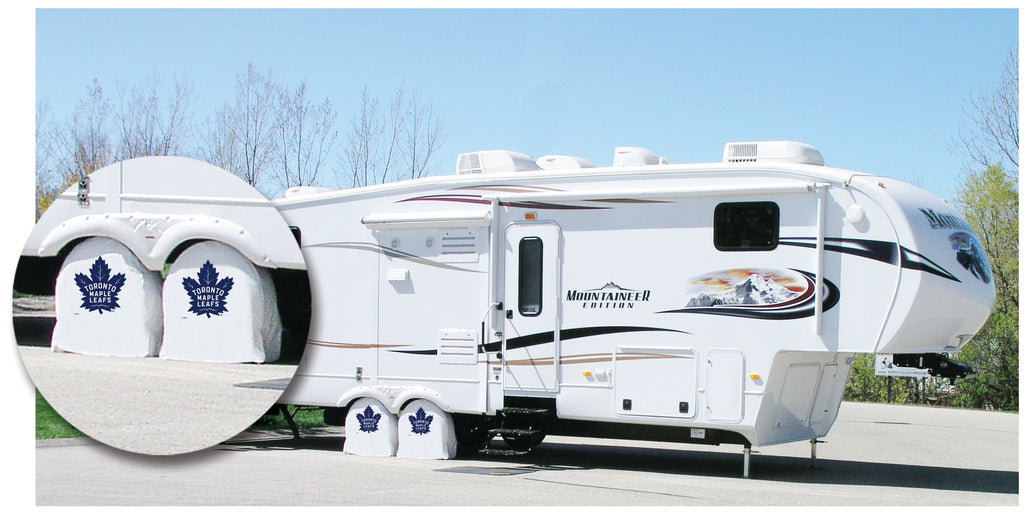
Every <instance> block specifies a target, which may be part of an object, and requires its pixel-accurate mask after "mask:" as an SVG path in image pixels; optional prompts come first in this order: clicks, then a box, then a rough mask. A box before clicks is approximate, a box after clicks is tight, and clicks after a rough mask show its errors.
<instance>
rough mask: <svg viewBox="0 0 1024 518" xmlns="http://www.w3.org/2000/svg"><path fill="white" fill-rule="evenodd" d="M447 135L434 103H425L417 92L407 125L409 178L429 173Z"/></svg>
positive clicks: (410, 103) (411, 103) (410, 104)
mask: <svg viewBox="0 0 1024 518" xmlns="http://www.w3.org/2000/svg"><path fill="white" fill-rule="evenodd" d="M446 138H447V136H446V135H445V133H444V123H443V122H442V121H441V119H440V117H438V116H437V115H436V114H435V113H434V105H433V103H431V104H424V103H423V102H422V100H421V99H420V95H419V92H416V93H414V94H413V95H412V97H411V98H410V99H409V121H408V123H407V124H406V127H405V144H404V146H403V148H404V150H405V157H406V171H407V174H408V178H420V177H423V176H427V175H429V174H430V173H431V172H432V171H431V169H430V159H431V158H433V156H434V153H435V152H436V151H437V148H439V147H441V145H442V144H444V141H445V139H446Z"/></svg>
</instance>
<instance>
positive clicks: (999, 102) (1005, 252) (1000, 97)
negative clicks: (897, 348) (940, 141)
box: [845, 49, 1020, 412]
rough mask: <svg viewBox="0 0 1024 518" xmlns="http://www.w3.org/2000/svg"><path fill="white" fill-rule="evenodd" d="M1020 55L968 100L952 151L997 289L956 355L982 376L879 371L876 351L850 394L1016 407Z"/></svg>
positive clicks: (857, 364) (856, 368) (860, 364)
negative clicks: (961, 165)
mask: <svg viewBox="0 0 1024 518" xmlns="http://www.w3.org/2000/svg"><path fill="white" fill-rule="evenodd" d="M1018 95H1019V85H1018V53H1017V50H1016V49H1015V50H1013V51H1011V52H1010V53H1009V56H1008V57H1007V59H1006V61H1005V65H1004V68H1003V73H1002V77H1001V79H1000V81H999V82H998V83H997V84H995V85H994V86H992V87H991V88H989V89H988V90H986V91H983V92H982V93H980V94H978V95H975V96H973V97H971V98H970V99H968V100H967V101H966V102H965V103H964V108H963V111H964V121H965V125H964V127H963V129H962V130H961V131H960V132H959V133H958V134H957V135H956V136H955V137H954V141H953V144H952V146H951V147H952V151H954V152H955V153H958V154H960V155H962V156H963V157H965V158H966V159H967V161H968V164H969V165H968V166H967V170H966V173H965V175H964V177H963V178H962V179H961V181H960V182H959V185H958V187H957V189H956V194H955V197H954V203H955V204H956V205H957V208H959V209H960V211H961V212H962V213H963V215H964V217H965V218H966V219H967V222H968V223H970V225H971V228H973V229H974V231H975V233H976V234H977V235H978V239H979V240H980V241H981V244H982V246H983V247H984V248H985V252H986V253H987V254H988V258H989V263H990V264H991V266H992V277H993V282H994V283H995V288H996V302H995V308H994V310H993V312H992V316H990V317H989V319H988V321H987V322H986V323H985V325H984V326H983V327H982V328H981V330H980V331H978V334H976V335H975V336H974V338H973V339H972V340H971V341H970V342H968V343H967V345H965V346H964V347H963V350H962V352H960V353H959V354H957V355H956V356H957V358H956V359H957V361H960V362H962V363H966V364H968V365H971V366H973V367H974V368H975V370H976V371H977V376H975V377H973V378H968V379H965V380H961V381H958V382H957V383H956V384H955V385H951V384H950V383H948V382H946V381H945V380H942V379H929V380H926V381H919V380H917V379H913V378H900V379H895V380H893V379H891V378H883V377H878V376H875V375H874V358H873V356H872V355H859V357H858V358H856V359H855V361H854V365H853V369H852V371H851V373H850V382H849V383H848V384H847V386H846V394H845V397H846V399H852V400H858V401H886V400H887V399H890V400H892V401H895V402H902V403H927V402H932V403H936V402H941V403H944V404H949V405H953V406H961V407H970V408H984V409H994V410H1007V411H1013V412H1017V411H1019V402H1020V392H1019V382H1020V348H1019V347H1020V336H1019V333H1020V326H1019V322H1020V307H1019V267H1020V260H1019V258H1020V249H1019V215H1018V211H1019V206H1020V196H1019V176H1018V175H1019V172H1018V163H1017V162H1018V160H1019V153H1020V141H1019V135H1020V133H1019V129H1018Z"/></svg>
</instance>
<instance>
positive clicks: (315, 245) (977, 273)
mask: <svg viewBox="0 0 1024 518" xmlns="http://www.w3.org/2000/svg"><path fill="white" fill-rule="evenodd" d="M456 168H457V171H456V172H457V174H455V175H450V176H438V177H431V178H423V179H417V180H410V181H402V182H395V183H392V184H387V185H379V186H371V187H364V188H356V189H349V190H342V191H333V192H319V191H316V190H310V191H307V192H298V193H296V194H295V195H294V196H290V197H285V198H283V199H280V200H275V202H274V203H275V205H276V207H277V208H278V209H279V210H280V211H281V213H282V215H283V216H284V218H285V219H286V220H287V221H288V223H289V225H291V226H292V227H293V229H295V230H296V233H297V235H300V236H301V249H302V252H303V255H304V257H305V261H306V265H307V267H308V271H309V280H310V286H311V289H312V299H313V302H314V305H313V308H314V309H313V317H312V323H311V328H310V333H309V339H308V342H307V347H306V351H305V354H304V357H303V360H302V362H301V363H300V365H299V368H298V370H297V373H296V375H295V377H294V379H293V381H292V383H291V385H290V386H289V387H288V389H287V391H286V392H285V394H284V397H283V398H282V399H281V402H282V403H290V404H296V405H316V406H323V407H328V408H331V409H335V410H333V411H332V412H329V413H328V415H333V416H339V417H340V416H342V415H344V416H345V423H346V449H348V446H349V442H352V443H353V444H355V443H356V442H357V440H359V441H363V439H359V437H361V436H364V435H365V436H366V437H367V439H365V442H361V443H360V444H364V445H365V446H361V447H359V448H354V450H353V451H354V452H356V453H367V454H380V455H390V454H395V452H396V451H398V452H399V454H401V450H402V443H403V441H406V440H409V441H410V442H411V441H413V440H416V441H419V440H422V439H424V437H426V436H427V435H428V433H429V432H430V431H431V429H432V428H431V426H433V429H437V430H439V431H440V432H443V434H442V435H445V436H444V437H442V438H440V439H437V440H436V441H435V443H434V444H433V446H431V447H430V448H427V450H426V453H422V455H424V456H436V457H450V456H452V455H454V448H453V446H452V444H454V441H453V440H451V437H449V436H451V435H452V434H454V436H455V437H456V438H457V439H458V442H459V444H460V447H469V448H480V447H482V446H483V445H485V444H486V443H487V442H488V441H489V440H490V439H491V438H492V437H494V436H496V435H501V436H502V437H503V439H504V440H505V442H507V443H509V444H510V445H511V446H512V447H513V448H515V449H528V448H530V447H532V446H534V445H536V444H537V443H539V442H540V440H541V439H542V438H543V437H544V436H545V435H549V434H551V435H582V436H598V437H618V438H644V439H651V440H665V441H680V442H697V443H706V444H719V443H735V444H743V445H745V452H749V448H750V447H751V446H758V445H770V444H778V443H785V442H792V441H801V440H812V441H815V440H817V439H818V438H821V437H823V436H825V435H826V434H827V433H828V431H829V428H830V427H831V426H832V424H833V422H834V420H835V418H836V414H837V412H838V409H839V405H840V402H841V400H842V395H843V389H844V386H845V384H846V381H847V377H848V375H849V371H850V365H851V363H852V361H853V357H854V354H855V353H893V354H895V355H896V358H897V361H898V362H902V363H904V364H907V365H910V364H913V365H914V366H919V365H923V366H928V367H931V368H932V372H934V373H936V374H940V375H943V376H947V377H950V378H954V379H955V378H958V377H963V376H965V375H966V374H968V372H969V370H968V369H967V368H966V367H964V366H960V365H958V364H957V363H956V362H953V361H952V360H950V359H949V358H948V356H947V355H948V353H956V352H957V351H959V350H960V349H961V348H962V347H963V345H964V344H965V343H967V341H968V340H970V339H971V337H972V336H973V335H974V334H975V333H976V332H977V330H978V329H979V328H980V327H981V326H982V324H983V323H984V322H985V320H986V318H987V317H988V315H989V313H990V311H991V309H992V305H993V301H994V296H995V295H994V287H993V284H992V277H991V270H990V267H989V264H988V261H987V259H986V256H985V253H984V251H983V250H982V248H981V246H980V245H979V243H978V240H977V238H976V237H975V234H974V232H973V231H972V230H971V228H970V226H969V225H968V224H967V223H966V222H965V221H964V220H963V219H962V218H961V217H960V216H958V215H957V211H956V210H955V209H954V208H952V207H951V206H950V205H949V204H948V203H946V202H945V201H943V200H941V199H939V198H937V197H935V196H933V195H931V194H929V193H927V192H925V191H923V190H921V189H919V188H917V187H914V186H911V185H908V184H906V183H903V182H899V181H896V180H892V179H889V178H883V177H879V176H875V175H871V174H865V173H858V172H853V171H846V170H842V169H836V168H832V167H826V166H825V165H824V161H823V159H822V157H821V154H820V153H819V152H818V151H817V150H816V149H815V148H813V147H811V146H808V145H806V144H801V143H796V142H743V143H730V144H727V145H726V147H725V151H724V156H723V161H722V162H720V163H704V164H670V163H667V161H666V160H665V159H662V158H660V157H658V156H657V155H655V154H654V153H652V152H650V151H648V150H645V149H641V148H616V150H615V156H614V162H613V165H612V166H610V167H594V165H593V164H592V163H591V162H589V161H587V160H585V159H581V158H576V157H568V156H546V157H541V158H540V159H539V160H536V161H535V160H533V159H532V158H531V157H528V156H526V155H523V154H519V153H514V152H508V151H483V152H476V153H467V154H463V155H460V156H459V157H458V162H457V166H456ZM401 427H404V428H403V429H402V430H401V431H400V430H399V429H398V428H401ZM410 427H411V433H410ZM374 433H378V434H379V435H387V436H388V437H387V438H373V437H374V436H373V434H374ZM396 443H397V444H396ZM431 448H432V449H431ZM410 456H416V453H411V454H410Z"/></svg>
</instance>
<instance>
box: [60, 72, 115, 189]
mask: <svg viewBox="0 0 1024 518" xmlns="http://www.w3.org/2000/svg"><path fill="white" fill-rule="evenodd" d="M86 94H87V95H86V97H85V98H84V99H82V100H80V101H79V102H78V104H77V105H76V106H75V110H74V112H73V113H72V114H71V119H70V120H68V121H67V122H65V123H63V124H54V125H53V126H50V127H49V128H46V129H44V130H43V131H44V132H46V133H47V136H46V137H45V140H47V143H46V144H47V151H48V152H49V153H51V157H50V159H51V160H52V166H53V171H54V172H55V176H56V177H57V178H56V180H57V181H58V182H59V183H62V184H63V183H67V182H69V181H71V180H77V179H78V178H81V177H82V176H85V175H87V174H89V173H92V172H93V171H95V170H97V169H99V168H101V167H103V166H105V165H107V164H108V163H110V161H111V160H112V157H113V152H112V148H111V144H110V136H109V131H108V121H107V119H108V117H109V114H110V104H109V103H108V102H107V100H106V99H105V98H104V97H103V88H102V87H100V85H99V81H98V80H95V79H94V80H93V82H92V84H91V85H90V86H88V87H86Z"/></svg>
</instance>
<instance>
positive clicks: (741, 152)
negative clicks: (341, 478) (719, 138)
mask: <svg viewBox="0 0 1024 518" xmlns="http://www.w3.org/2000/svg"><path fill="white" fill-rule="evenodd" d="M725 154H726V157H725V161H726V162H754V161H756V160H757V143H756V142H750V143H746V144H729V145H728V146H727V147H726V151H725Z"/></svg>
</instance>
